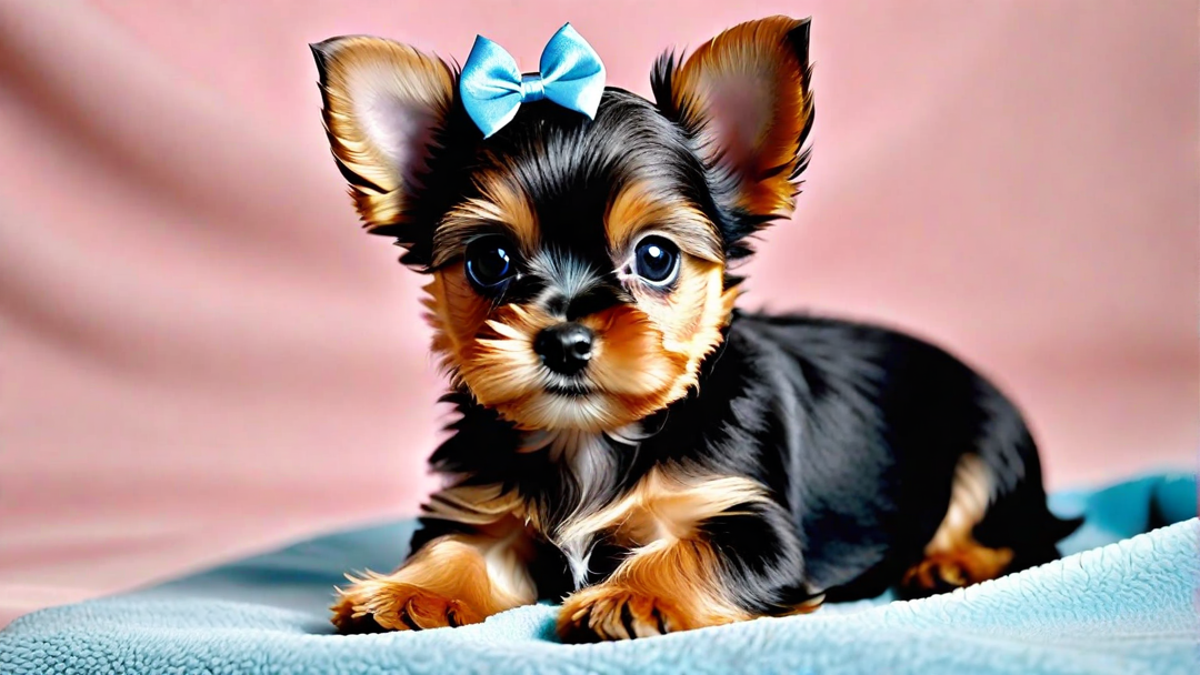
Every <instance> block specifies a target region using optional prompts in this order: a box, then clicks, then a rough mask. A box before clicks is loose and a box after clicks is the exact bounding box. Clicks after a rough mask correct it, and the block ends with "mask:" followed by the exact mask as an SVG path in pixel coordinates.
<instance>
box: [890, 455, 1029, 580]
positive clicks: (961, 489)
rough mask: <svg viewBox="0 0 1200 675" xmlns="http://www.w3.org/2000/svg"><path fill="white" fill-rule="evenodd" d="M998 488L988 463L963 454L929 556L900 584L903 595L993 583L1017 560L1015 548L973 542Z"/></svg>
mask: <svg viewBox="0 0 1200 675" xmlns="http://www.w3.org/2000/svg"><path fill="white" fill-rule="evenodd" d="M993 489H994V484H993V480H992V475H991V472H990V469H989V468H988V466H987V464H986V463H985V462H984V461H983V460H982V459H980V457H979V456H978V455H974V454H970V455H963V457H962V458H961V459H960V460H959V462H958V466H957V467H956V469H955V474H954V485H953V488H952V489H951V493H950V506H949V508H948V509H947V510H946V516H945V518H943V519H942V523H941V525H939V526H938V529H937V532H936V533H935V534H934V535H933V539H931V540H930V541H929V543H928V544H927V545H926V546H925V557H924V558H923V559H922V560H921V561H920V562H919V563H917V564H916V565H914V566H913V567H911V568H910V569H909V570H908V571H907V572H906V573H905V575H904V577H903V579H902V580H901V582H900V589H899V591H900V596H901V597H904V598H918V597H924V596H927V595H933V594H936V593H945V592H948V591H952V590H954V589H956V588H962V587H964V586H969V585H971V584H975V583H979V582H981V581H986V580H988V579H995V578H996V577H998V576H1000V575H1001V574H1003V573H1004V572H1005V571H1006V570H1007V569H1008V567H1009V565H1010V564H1011V563H1012V561H1013V556H1014V551H1013V549H1011V548H1008V547H1004V546H998V547H995V548H992V547H989V546H985V545H983V544H981V543H980V542H979V541H978V540H976V538H975V527H976V525H978V524H979V523H980V522H982V521H983V519H984V518H985V516H986V515H987V513H988V508H989V507H990V506H991V502H992V497H993V494H992V493H993Z"/></svg>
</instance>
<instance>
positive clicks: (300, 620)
mask: <svg viewBox="0 0 1200 675" xmlns="http://www.w3.org/2000/svg"><path fill="white" fill-rule="evenodd" d="M1196 489H1197V488H1196V481H1195V478H1194V477H1191V476H1166V475H1164V476H1152V477H1146V478H1142V479H1138V480H1134V481H1129V482H1126V483H1121V484H1118V485H1114V486H1111V487H1109V488H1106V489H1103V490H1098V491H1095V492H1089V493H1082V492H1077V493H1064V494H1058V495H1055V496H1054V498H1053V500H1052V505H1053V507H1054V508H1055V510H1056V511H1058V512H1059V513H1061V514H1063V515H1074V514H1078V513H1081V512H1082V513H1084V514H1085V515H1086V516H1087V518H1088V522H1087V524H1086V525H1085V526H1084V527H1083V528H1082V529H1081V530H1080V531H1079V532H1078V533H1077V534H1076V535H1074V536H1073V537H1072V538H1071V539H1069V540H1068V541H1066V542H1065V543H1064V547H1063V548H1064V552H1066V553H1071V554H1072V555H1069V556H1068V557H1066V558H1064V559H1063V560H1060V561H1057V562H1055V563H1052V564H1049V565H1046V566H1043V567H1039V568H1036V569H1032V570H1028V571H1026V572H1023V573H1020V574H1016V575H1011V576H1009V577H1006V578H1003V579H1000V580H997V581H994V582H989V583H985V584H981V585H979V586H977V587H974V588H971V589H967V590H966V591H959V592H955V593H953V594H949V595H946V596H940V597H935V598H931V599H927V600H923V601H914V602H888V598H880V599H879V600H876V601H872V602H863V603H855V604H852V605H834V606H827V607H825V608H823V609H821V610H820V611H818V612H817V613H815V614H812V615H809V616H802V617H792V618H784V619H762V620H758V621H753V622H750V623H745V624H739V625H733V626H724V627H720V628H712V629H705V630H700V631H694V632H690V633H681V634H676V635H670V636H667V637H662V638H654V639H645V640H636V641H632V642H624V643H612V644H600V645H586V646H564V645H561V644H558V643H557V642H556V641H555V640H554V637H553V625H554V617H555V612H556V608H554V607H553V606H546V605H540V606H535V607H526V608H522V609H518V610H514V611H511V612H506V613H504V614H501V615H499V616H496V617H493V618H491V619H489V620H488V621H487V622H486V623H484V624H482V625H477V626H468V627H465V628H458V629H442V630H433V631H426V632H421V633H397V634H386V635H365V636H350V637H343V636H336V635H333V634H332V631H331V628H330V626H329V624H328V621H327V616H326V613H325V611H324V607H325V605H326V604H328V602H329V599H330V591H331V586H332V585H333V584H335V583H337V582H338V580H339V578H340V575H341V573H342V572H343V571H345V570H347V569H356V568H362V567H373V568H375V569H386V568H389V567H391V566H393V565H394V564H395V563H396V562H397V561H398V560H399V559H400V557H401V555H402V554H403V552H404V547H405V544H404V542H405V541H406V540H407V538H408V536H409V534H410V533H411V528H412V525H411V523H407V522H405V523H396V524H388V525H383V526H379V527H373V528H367V529H362V530H357V531H352V532H345V533H340V534H334V535H331V536H326V537H321V538H318V539H314V540H311V541H308V542H304V543H301V544H298V545H296V546H292V547H289V548H287V549H284V550H281V551H278V552H274V553H269V554H266V555H262V556H258V557H255V558H250V559H247V560H243V561H240V562H236V563H233V564H230V565H226V566H224V567H220V568H217V569H214V570H211V571H209V572H205V573H202V574H199V575H196V576H192V577H188V578H184V579H180V580H177V581H173V582H171V583H168V584H164V585H161V586H157V587H154V588H150V589H146V590H143V591H139V592H137V593H133V594H129V595H125V596H120V597H115V598H108V599H102V600H96V601H91V602H86V603H83V604H79V605H74V606H69V607H60V608H55V609H48V610H43V611H40V612H37V613H34V614H31V615H29V616H26V617H24V618H22V619H19V620H17V621H16V622H14V623H13V624H12V625H11V626H10V627H9V628H8V629H7V630H5V631H3V632H0V673H4V674H5V675H26V674H34V673H37V674H39V675H41V674H44V673H131V674H132V673H136V674H142V673H211V674H224V673H248V674H253V675H265V674H267V673H297V674H298V673H314V674H316V673H320V674H330V673H432V672H451V673H467V672H481V673H483V672H486V673H499V672H514V673H516V672H521V673H526V672H563V673H582V672H600V673H617V672H636V673H651V674H654V673H666V672H684V671H688V672H699V673H730V672H755V673H759V672H761V673H872V674H873V673H921V674H922V675H929V674H930V673H943V672H944V673H959V672H970V673H1019V674H1021V675H1030V674H1035V673H1120V674H1121V675H1129V674H1132V673H1153V674H1154V675H1169V674H1172V673H1181V674H1183V673H1187V674H1189V675H1192V674H1194V673H1196V672H1200V669H1198V663H1200V661H1198V657H1200V618H1198V613H1197V608H1196V599H1197V594H1196V592H1197V580H1198V579H1200V521H1197V519H1196V518H1195V514H1196Z"/></svg>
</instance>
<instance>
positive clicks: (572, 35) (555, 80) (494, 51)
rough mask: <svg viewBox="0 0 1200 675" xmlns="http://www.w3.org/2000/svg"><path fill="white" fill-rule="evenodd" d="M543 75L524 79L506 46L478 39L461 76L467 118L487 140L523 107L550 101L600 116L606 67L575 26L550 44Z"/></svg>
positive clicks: (543, 58)
mask: <svg viewBox="0 0 1200 675" xmlns="http://www.w3.org/2000/svg"><path fill="white" fill-rule="evenodd" d="M539 68H540V70H539V72H538V73H534V74H526V75H522V74H521V71H520V69H519V68H518V67H517V62H516V60H515V59H513V57H512V55H511V54H509V53H508V52H507V51H505V50H504V48H503V47H501V46H500V45H498V44H496V43H495V42H492V41H491V40H489V39H487V38H485V37H483V36H478V37H476V38H475V45H474V46H473V47H472V48H471V54H470V55H469V56H468V57H467V62H466V64H465V65H464V66H463V69H462V74H461V75H460V77H459V92H460V93H461V95H462V100H463V106H464V107H465V108H466V110H467V114H468V115H469V116H470V117H471V119H472V120H473V121H474V122H475V124H476V126H478V127H479V130H480V131H482V132H483V136H484V138H487V137H489V136H491V135H492V134H494V133H496V132H497V131H499V130H500V129H502V128H503V127H504V126H505V125H506V124H508V123H509V122H511V121H512V119H513V118H514V117H516V115H517V110H519V109H520V107H521V104H522V103H532V102H534V101H540V100H542V99H547V100H550V101H552V102H553V103H555V104H556V105H559V106H562V107H564V108H567V109H569V110H574V111H576V112H580V113H583V114H584V115H586V116H587V117H588V119H593V118H594V117H595V116H596V110H597V109H598V108H599V107H600V97H601V96H603V95H604V77H605V72H604V64H603V63H602V62H601V61H600V56H599V55H598V54H596V52H595V50H593V49H592V47H591V45H589V44H588V43H587V41H586V40H584V39H583V36H581V35H580V34H579V33H578V32H576V30H575V29H574V28H573V27H571V24H566V25H565V26H563V27H562V28H560V29H559V31H558V32H557V33H555V34H554V37H552V38H550V41H549V42H548V43H546V47H545V49H543V50H542V56H541V59H540V61H539Z"/></svg>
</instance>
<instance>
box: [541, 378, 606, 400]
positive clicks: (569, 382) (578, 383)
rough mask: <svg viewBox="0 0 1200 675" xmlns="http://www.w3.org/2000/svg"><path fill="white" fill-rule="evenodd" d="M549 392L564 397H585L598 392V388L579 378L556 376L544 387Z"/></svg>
mask: <svg viewBox="0 0 1200 675" xmlns="http://www.w3.org/2000/svg"><path fill="white" fill-rule="evenodd" d="M543 389H544V390H545V392H546V393H547V394H554V395H555V396H562V397H564V398H585V397H587V396H591V395H592V394H594V393H596V389H595V388H594V387H592V386H591V385H589V384H588V383H586V382H584V381H583V380H580V379H578V378H562V377H560V378H555V379H554V380H553V381H551V382H548V383H546V385H545V386H544V387H543Z"/></svg>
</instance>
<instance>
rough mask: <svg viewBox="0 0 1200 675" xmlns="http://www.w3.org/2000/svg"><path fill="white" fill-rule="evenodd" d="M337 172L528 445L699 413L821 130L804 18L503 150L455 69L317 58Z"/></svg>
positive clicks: (421, 58)
mask: <svg viewBox="0 0 1200 675" xmlns="http://www.w3.org/2000/svg"><path fill="white" fill-rule="evenodd" d="M313 51H314V53H315V55H316V59H317V65H318V68H319V71H320V87H321V91H322V93H323V97H324V106H325V107H324V117H325V125H326V129H327V131H328V135H329V140H330V144H331V146H332V149H333V155H334V157H335V158H336V160H337V164H338V166H339V168H340V169H341V171H342V173H343V175H344V176H345V177H346V179H347V180H348V181H349V183H350V192H351V195H352V196H353V198H354V202H355V204H356V206H357V209H358V212H359V214H360V215H361V216H362V218H363V221H364V222H365V224H366V227H367V228H368V229H369V231H371V232H373V233H377V234H384V235H387V236H393V237H395V238H396V239H397V240H398V243H399V244H400V245H401V246H403V247H404V249H405V253H404V255H403V256H402V258H401V261H402V262H403V263H405V264H406V265H409V266H410V267H412V268H414V269H416V270H418V271H420V272H422V273H425V274H428V275H429V276H430V277H431V281H430V283H429V284H428V286H427V287H426V290H427V292H428V298H427V303H426V304H427V306H428V308H429V319H430V321H431V322H432V324H433V326H434V328H435V331H436V332H435V339H434V345H433V347H434V349H435V351H437V352H438V353H439V354H440V355H441V357H442V359H443V363H444V365H445V367H446V368H447V370H448V371H449V372H450V374H451V377H452V379H453V380H454V383H455V385H456V386H458V387H465V388H466V389H468V390H469V391H470V393H471V394H472V395H473V396H474V397H475V399H476V400H477V401H478V402H479V403H481V404H482V405H485V406H489V407H491V408H494V409H495V410H497V411H498V412H499V413H500V414H501V415H502V416H504V417H505V418H507V419H508V420H510V421H512V422H513V423H514V424H516V425H517V426H518V427H521V428H525V429H578V430H588V431H611V430H616V429H619V428H621V427H624V426H626V425H628V424H629V423H631V422H634V421H636V420H638V419H641V418H643V417H645V416H647V415H649V414H651V413H653V412H655V411H657V410H660V409H661V408H663V407H664V406H666V405H668V404H670V403H671V402H673V401H675V400H677V399H679V398H681V397H682V396H684V395H685V394H686V393H687V391H688V390H689V388H691V387H692V386H694V385H695V384H696V381H697V372H698V370H699V367H700V364H701V362H702V361H703V359H704V358H705V357H706V356H707V355H708V354H710V353H711V352H712V351H713V350H714V349H715V348H716V347H717V346H718V345H719V344H720V341H721V339H722V329H723V327H724V325H725V324H726V322H727V320H728V317H729V314H730V311H731V310H732V305H733V300H734V297H735V294H736V292H735V287H736V282H737V279H736V278H735V277H733V276H731V275H730V274H728V272H727V269H728V266H729V265H730V264H731V263H732V262H734V261H735V260H737V259H739V258H743V257H745V256H747V255H748V254H749V253H750V248H749V246H748V245H747V241H746V238H747V237H748V236H749V235H751V234H753V233H754V232H755V231H757V230H758V229H760V228H761V227H763V226H764V225H765V224H766V223H768V222H770V221H771V220H773V219H775V218H778V217H783V216H786V215H788V214H789V213H790V212H791V209H792V206H793V200H794V197H795V194H796V192H797V188H796V185H797V178H798V176H799V174H800V172H801V171H802V170H803V168H804V166H805V164H806V162H807V153H806V152H805V151H804V150H803V146H804V141H805V138H806V136H807V134H808V130H809V128H810V126H811V124H812V103H811V100H812V99H811V95H810V93H809V75H810V73H809V65H808V22H807V21H796V20H793V19H788V18H785V17H772V18H768V19H763V20H760V21H753V22H749V23H745V24H742V25H739V26H737V27H735V28H732V29H730V30H728V31H726V32H724V33H722V34H720V35H718V36H717V37H716V38H714V39H713V40H711V41H709V42H707V43H705V44H704V46H703V47H701V48H700V49H698V50H697V51H696V52H694V53H693V54H691V55H690V56H689V57H688V58H686V59H681V58H676V56H675V55H673V54H666V55H664V56H663V57H662V58H661V59H660V60H659V61H658V63H657V64H656V65H655V67H654V70H653V74H652V88H653V91H654V95H655V101H653V102H651V101H647V100H645V99H642V98H640V97H638V96H635V95H634V94H631V93H629V92H627V91H624V90H621V89H616V88H612V87H610V88H608V89H606V90H605V93H604V96H603V98H602V99H601V103H600V107H599V110H598V111H597V113H596V115H595V117H594V119H591V120H589V119H587V118H586V117H585V116H583V115H581V114H579V113H576V112H573V111H570V110H566V109H564V108H560V107H558V106H556V105H555V104H553V103H551V102H549V101H540V102H536V103H528V104H525V105H522V106H521V108H520V110H519V111H518V113H517V115H516V117H515V118H514V119H513V120H512V121H511V122H510V123H509V124H507V125H506V126H504V127H503V128H502V129H500V131H499V132H497V133H496V134H495V135H493V136H490V137H488V138H487V139H486V140H485V139H484V138H483V134H482V133H480V131H479V130H478V129H477V128H476V127H475V126H474V124H473V123H472V122H471V120H470V118H469V117H468V116H467V115H466V112H465V110H464V108H463V105H462V103H461V101H460V99H459V95H458V92H457V89H458V88H457V79H458V73H457V72H456V71H455V70H454V69H452V68H451V67H449V66H447V65H446V64H445V63H444V62H442V61H441V60H439V59H437V58H434V57H432V56H429V55H426V54H423V53H421V52H419V51H417V50H415V49H413V48H411V47H408V46H405V45H401V44H398V43H395V42H391V41H388V40H382V39H377V38H370V37H342V38H334V39H332V40H328V41H325V42H322V43H320V44H318V45H314V46H313Z"/></svg>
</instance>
